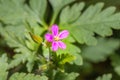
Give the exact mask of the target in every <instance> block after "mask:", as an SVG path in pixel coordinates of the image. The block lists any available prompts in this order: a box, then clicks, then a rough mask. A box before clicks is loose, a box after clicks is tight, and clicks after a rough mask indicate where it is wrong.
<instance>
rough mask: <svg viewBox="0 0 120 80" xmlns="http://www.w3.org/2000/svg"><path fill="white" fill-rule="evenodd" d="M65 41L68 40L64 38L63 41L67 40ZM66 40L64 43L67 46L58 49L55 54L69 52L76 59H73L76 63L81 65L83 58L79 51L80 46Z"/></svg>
mask: <svg viewBox="0 0 120 80" xmlns="http://www.w3.org/2000/svg"><path fill="white" fill-rule="evenodd" d="M64 41H65V40H64ZM67 41H68V40H66V41H65V42H67ZM68 42H69V41H68ZM68 42H67V43H66V45H67V48H66V49H65V50H58V51H57V54H58V55H61V54H62V53H69V54H71V55H73V56H75V57H76V59H75V60H74V61H73V62H74V63H75V64H76V65H82V64H83V59H82V57H81V54H80V52H81V50H80V48H78V47H77V46H75V45H73V44H70V43H68Z"/></svg>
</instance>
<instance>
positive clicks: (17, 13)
mask: <svg viewBox="0 0 120 80" xmlns="http://www.w3.org/2000/svg"><path fill="white" fill-rule="evenodd" d="M23 4H24V1H23V0H20V1H17V0H12V1H10V0H4V1H2V2H1V3H0V20H1V21H3V22H5V23H8V24H18V23H21V22H22V20H24V19H25V15H26V12H25V11H24V8H23V6H24V5H23Z"/></svg>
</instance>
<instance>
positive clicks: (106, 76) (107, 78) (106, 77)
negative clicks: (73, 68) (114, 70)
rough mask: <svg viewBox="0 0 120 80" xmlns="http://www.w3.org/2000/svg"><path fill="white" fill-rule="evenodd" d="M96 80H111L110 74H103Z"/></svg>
mask: <svg viewBox="0 0 120 80" xmlns="http://www.w3.org/2000/svg"><path fill="white" fill-rule="evenodd" d="M96 80H112V74H104V75H103V76H102V77H98V78H97V79H96Z"/></svg>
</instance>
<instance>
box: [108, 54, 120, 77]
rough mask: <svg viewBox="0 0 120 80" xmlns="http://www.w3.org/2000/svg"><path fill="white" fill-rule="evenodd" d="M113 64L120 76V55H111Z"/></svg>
mask: <svg viewBox="0 0 120 80" xmlns="http://www.w3.org/2000/svg"><path fill="white" fill-rule="evenodd" d="M110 59H111V64H112V66H113V67H114V71H115V72H116V73H117V74H118V75H120V55H118V54H114V55H111V58H110Z"/></svg>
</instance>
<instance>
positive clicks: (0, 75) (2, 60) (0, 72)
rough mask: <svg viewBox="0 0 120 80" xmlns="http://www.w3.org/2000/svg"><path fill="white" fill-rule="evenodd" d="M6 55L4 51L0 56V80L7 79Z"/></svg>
mask: <svg viewBox="0 0 120 80" xmlns="http://www.w3.org/2000/svg"><path fill="white" fill-rule="evenodd" d="M7 60H8V58H7V55H6V53H4V54H3V55H2V56H1V57H0V80H6V79H7V75H8V72H7V69H8V63H7Z"/></svg>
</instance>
